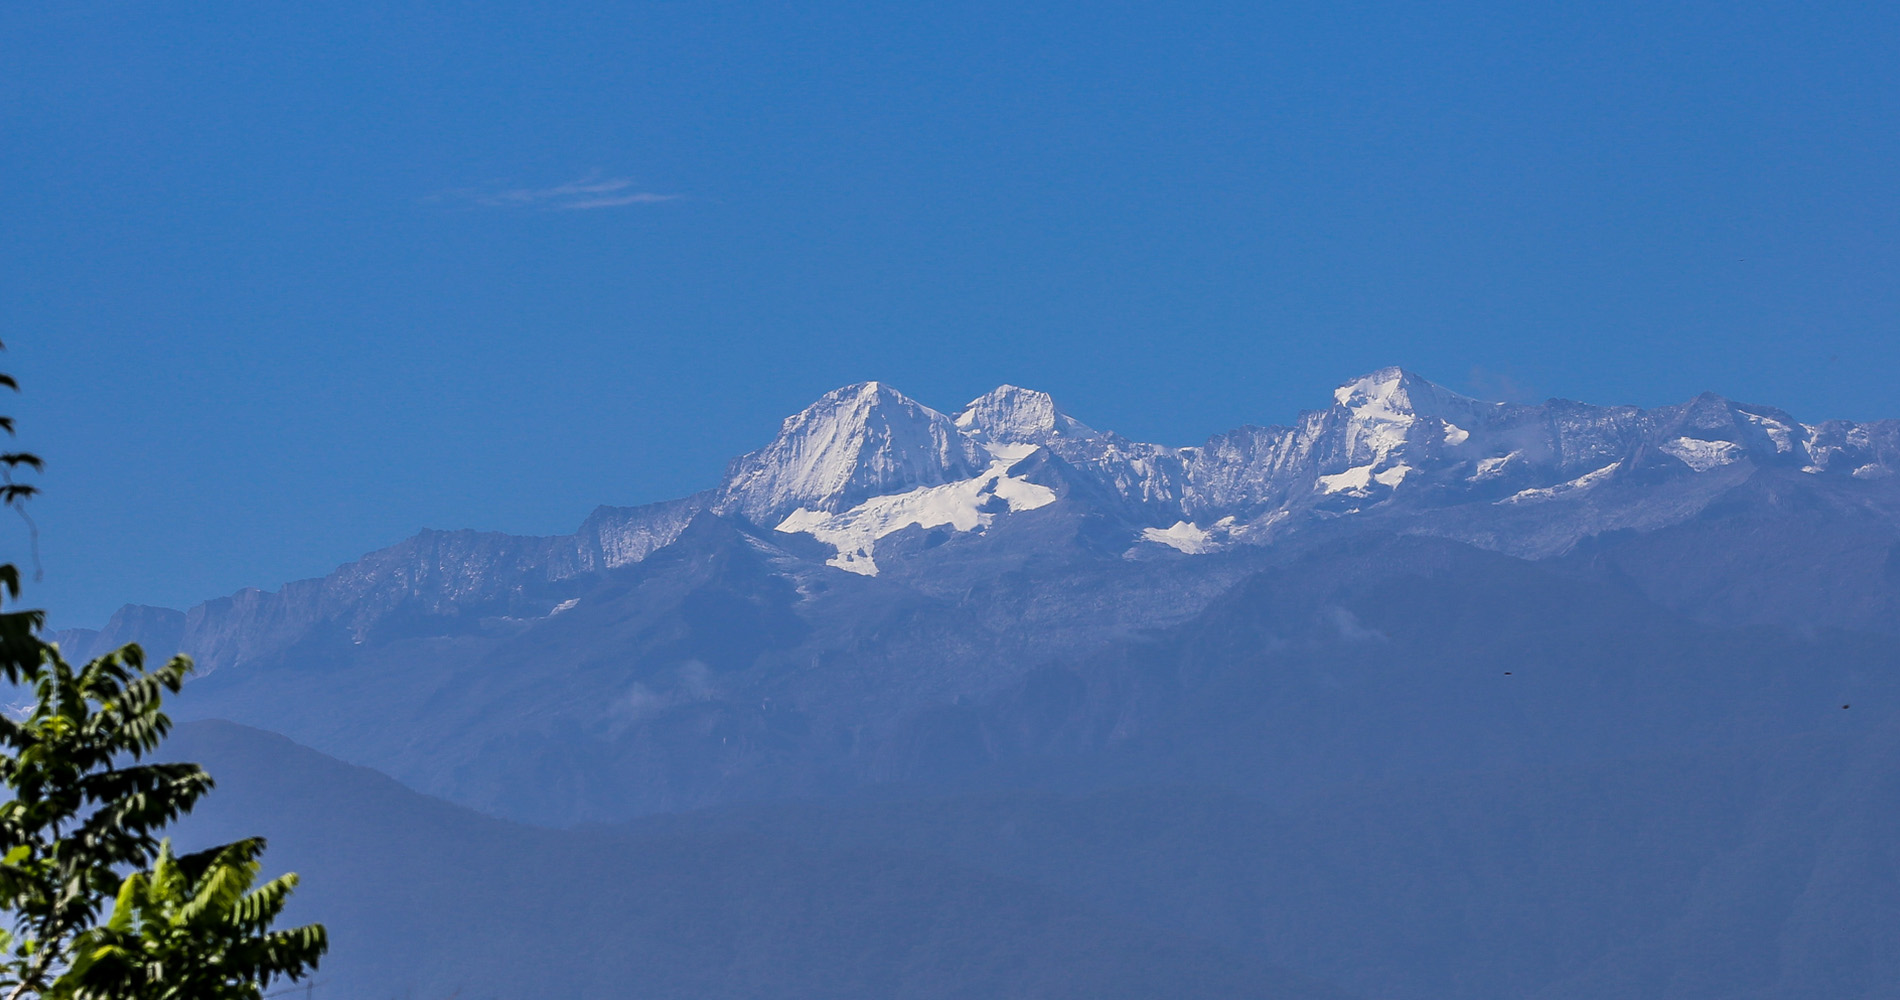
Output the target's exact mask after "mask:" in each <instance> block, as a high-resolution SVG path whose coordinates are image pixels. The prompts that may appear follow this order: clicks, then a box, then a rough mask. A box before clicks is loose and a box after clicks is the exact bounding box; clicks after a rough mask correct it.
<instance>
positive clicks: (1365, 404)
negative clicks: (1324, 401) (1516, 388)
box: [1333, 367, 1498, 421]
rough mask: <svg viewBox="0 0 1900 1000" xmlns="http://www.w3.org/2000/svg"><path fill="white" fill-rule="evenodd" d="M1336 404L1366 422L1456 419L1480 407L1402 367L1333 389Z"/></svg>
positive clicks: (1472, 401) (1354, 380) (1385, 369)
mask: <svg viewBox="0 0 1900 1000" xmlns="http://www.w3.org/2000/svg"><path fill="white" fill-rule="evenodd" d="M1333 402H1334V403H1335V404H1336V405H1338V406H1339V407H1341V408H1343V409H1346V410H1349V411H1351V412H1352V413H1353V415H1354V416H1357V417H1359V418H1361V419H1365V420H1387V421H1397V420H1405V419H1408V418H1411V417H1440V418H1445V419H1456V418H1457V417H1460V416H1464V415H1466V414H1468V413H1470V412H1472V411H1473V410H1474V409H1477V408H1480V407H1488V406H1496V405H1498V404H1487V403H1481V402H1479V401H1478V400H1475V399H1472V398H1471V397H1469V396H1462V395H1459V394H1458V393H1455V392H1452V391H1451V390H1450V389H1447V388H1445V387H1444V386H1442V385H1439V384H1437V383H1435V382H1432V381H1431V380H1429V379H1426V378H1424V377H1423V376H1420V375H1415V374H1413V373H1412V372H1408V371H1406V370H1405V369H1403V368H1396V367H1394V368H1381V369H1379V370H1378V371H1376V372H1372V373H1371V374H1368V375H1362V376H1360V377H1359V378H1356V379H1353V380H1352V381H1350V382H1347V383H1346V384H1345V385H1342V386H1340V387H1339V388H1337V389H1334V390H1333Z"/></svg>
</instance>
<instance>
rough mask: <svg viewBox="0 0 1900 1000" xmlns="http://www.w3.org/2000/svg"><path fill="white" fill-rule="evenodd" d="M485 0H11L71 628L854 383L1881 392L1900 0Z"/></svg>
mask: <svg viewBox="0 0 1900 1000" xmlns="http://www.w3.org/2000/svg"><path fill="white" fill-rule="evenodd" d="M511 6H512V9H510V10H504V9H502V5H451V4H436V5H425V4H415V3H402V2H378V3H375V4H353V3H347V2H337V3H327V4H298V5H282V4H237V3H229V4H219V3H203V4H192V5H157V4H147V5H126V4H117V3H114V4H85V3H80V4H10V5H7V6H6V8H5V9H4V10H0V143H3V144H4V145H3V146H0V305H4V308H3V309H0V337H4V338H5V339H6V341H7V342H8V344H9V347H10V351H9V354H8V355H7V357H6V359H5V360H6V363H7V364H9V365H11V366H12V368H13V370H15V371H17V372H18V373H19V374H20V375H21V376H22V378H23V379H24V380H25V382H26V386H27V392H26V394H25V395H24V396H23V398H22V399H21V400H20V401H19V402H18V406H17V412H18V413H19V415H20V416H21V418H22V420H23V427H24V431H25V439H26V442H27V443H28V444H30V445H32V446H33V447H35V448H37V449H38V450H40V451H42V452H43V453H45V455H46V457H47V458H48V459H49V461H50V463H51V464H50V467H49V469H48V472H47V474H46V476H45V477H44V480H43V483H44V486H45V488H46V491H47V492H46V495H45V497H43V498H42V499H41V500H40V501H38V502H37V504H36V506H35V508H34V510H35V514H36V517H37V518H38V521H39V524H40V526H41V529H42V556H43V562H44V566H45V579H44V581H43V582H42V583H40V584H38V585H37V586H36V587H35V588H34V590H33V591H32V594H33V596H35V597H36V599H37V601H38V602H40V603H43V604H45V605H46V606H48V607H50V608H51V609H52V613H53V618H54V620H55V621H56V622H59V623H67V624H78V623H87V622H95V621H98V620H102V619H103V618H104V617H105V616H106V615H107V614H109V613H110V611H111V609H112V608H113V607H115V606H117V605H118V604H120V603H122V602H126V601H138V602H147V603H160V604H170V605H173V606H185V605H187V604H190V603H193V602H195V601H197V600H200V599H203V598H206V597H210V596H214V595H217V594H221V593H226V592H229V591H231V590H233V589H236V588H238V587H240V586H247V585H254V586H264V587H275V586H276V585H278V584H280V583H282V582H283V581H285V580H287V579H292V578H296V577H302V576H310V575H317V574H320V573H323V572H325V571H327V570H328V569H330V568H331V567H333V566H334V565H336V564H337V563H339V562H342V561H344V560H346V559H349V558H353V557H354V556H356V555H358V554H360V553H362V552H364V551H367V550H369V549H372V548H376V547H379V546H382V545H385V544H388V543H391V542H394V541H396V540H398V539H400V538H402V537H404V536H406V535H408V534H410V533H412V532H413V531H414V530H416V529H417V528H420V527H423V526H431V527H479V528H489V529H500V530H508V531H515V532H523V533H553V532H562V531H567V530H571V528H572V527H573V526H574V525H575V524H576V523H578V522H579V520H580V519H581V517H582V516H584V515H585V514H586V512H587V511H588V510H589V509H590V508H591V507H592V506H594V505H595V504H599V503H622V504H624V503H637V502H643V501H649V500H657V499H662V498H666V497H671V496H676V495H680V494H684V493H687V492H690V491H692V490H695V489H698V488H701V487H704V486H706V485H708V484H710V483H711V482H712V481H713V480H714V479H715V477H716V476H717V475H718V473H719V471H720V469H721V468H722V466H723V464H724V462H725V461H726V459H727V458H728V457H730V456H731V455H733V454H734V453H737V452H740V451H743V450H746V449H748V448H750V447H754V446H756V445H757V444H759V443H761V442H762V441H763V440H765V439H766V438H767V437H768V436H769V435H770V434H771V432H772V430H773V428H774V427H775V426H776V423H777V421H778V420H779V418H781V417H782V416H784V415H785V414H787V413H789V412H791V411H793V410H796V409H797V408H799V407H800V406H802V405H803V404H804V403H806V402H808V401H809V400H810V399H811V398H813V397H815V396H816V395H818V394H819V393H821V392H823V391H825V390H826V389H829V388H832V387H834V386H836V385H839V384H843V383H847V382H853V381H857V380H861V379H866V378H878V379H883V380H885V381H888V382H891V383H893V384H894V385H896V386H898V387H899V388H901V389H903V390H905V391H906V392H908V393H910V394H911V395H913V396H916V397H918V398H920V399H922V400H923V401H925V402H927V403H930V404H932V405H936V406H939V407H941V408H953V407H955V406H956V405H958V404H960V403H961V402H963V401H964V400H966V399H968V398H969V397H971V396H974V395H976V394H977V393H979V392H981V391H983V390H985V389H987V388H989V387H990V386H993V385H995V384H997V383H1000V382H1006V381H1007V382H1014V383H1017V384H1023V385H1030V386H1034V387H1038V388H1043V389H1047V390H1049V391H1051V392H1053V393H1055V394H1056V396H1057V398H1058V399H1059V400H1061V401H1062V402H1064V404H1065V405H1066V406H1067V408H1068V409H1070V410H1071V411H1072V412H1073V413H1075V414H1076V415H1077V416H1078V417H1080V418H1082V419H1084V420H1086V421H1088V422H1090V423H1093V424H1095V425H1097V426H1104V427H1111V428H1114V429H1117V430H1121V431H1123V432H1124V433H1127V434H1129V435H1131V436H1135V437H1139V438H1144V439H1149V440H1159V441H1165V442H1169V443H1180V444H1185V443H1193V442H1195V441H1198V440H1200V439H1202V438H1204V437H1205V436H1206V435H1207V434H1209V433H1211V432H1214V431H1217V430H1222V429H1225V428H1228V427H1231V426H1235V425H1238V424H1241V423H1248V422H1253V423H1269V422H1280V421H1285V420H1287V419H1289V418H1290V417H1292V416H1293V415H1294V414H1295V413H1296V412H1297V411H1298V410H1300V409H1302V408H1306V407H1311V406H1317V405H1320V404H1322V403H1323V402H1325V401H1326V399H1327V393H1328V390H1329V389H1330V388H1331V387H1332V386H1333V385H1335V384H1336V383H1338V382H1340V381H1343V380H1344V379H1346V378H1348V377H1349V376H1352V375H1355V374H1358V373H1360V372H1363V371H1365V370H1369V369H1372V368H1376V367H1378V366H1381V365H1385V364H1390V363H1399V364H1403V365H1406V366H1408V367H1411V368H1413V369H1415V370H1417V371H1420V372H1421V373H1423V374H1425V375H1427V376H1428V377H1431V378H1434V379H1436V380H1438V381H1441V382H1443V383H1445V384H1447V385H1450V386H1452V387H1454V388H1460V389H1466V390H1470V391H1476V392H1478V393H1480V394H1485V395H1491V396H1502V395H1509V396H1513V397H1519V398H1526V399H1541V398H1544V397H1546V396H1566V397H1571V398H1581V399H1587V400H1591V401H1596V402H1630V403H1639V404H1645V405H1649V404H1659V403H1667V402H1674V401H1679V400H1682V399H1685V398H1687V397H1689V396H1691V395H1693V394H1695V393H1696V392H1699V391H1703V390H1715V391H1718V392H1722V393H1725V394H1728V395H1731V396H1735V397H1738V398H1742V399H1748V400H1753V401H1760V402H1767V403H1773V404H1776V405H1779V406H1782V407H1784V408H1786V409H1789V410H1791V411H1793V412H1794V413H1796V414H1797V415H1798V416H1801V417H1803V418H1805V419H1819V418H1825V417H1837V416H1838V417H1855V418H1873V417H1896V416H1900V391H1897V390H1896V388H1895V384H1896V381H1895V377H1896V373H1897V372H1900V280H1896V277H1897V275H1900V247H1896V234H1897V233H1900V176H1897V173H1900V9H1897V8H1896V7H1895V6H1894V5H1891V4H1871V3H1870V4H1858V5H1853V4H1850V5H1825V4H1821V5H1817V4H1792V3H1790V4H1781V5H1761V4H1746V3H1743V4H1737V3H1704V4H1666V5H1659V4H1653V3H1642V4H1637V3H1627V4H1618V3H1608V4H1564V5H1520V4H1511V5H1504V4H1499V5H1458V4H1443V5H1420V4H1393V5H1383V4H1371V3H1328V4H1311V5H1290V4H1232V3H1224V4H1190V3H1165V4H1162V3H1150V4H1131V3H1119V4H1118V3H1096V4H1061V5H1049V4H1034V3H1023V2H1012V3H1007V4H955V5H945V4H929V3H906V4H891V5H885V6H883V7H876V6H870V5H841V4H830V3H803V4H718V3H697V4H688V3H656V4H636V3H617V4H602V5H580V4H561V3H541V4H523V5H511ZM7 533H8V537H9V544H10V546H11V548H10V549H8V550H7V551H10V552H13V553H15V554H16V555H20V554H24V545H23V542H22V541H21V538H22V537H23V531H22V530H13V529H8V532H7Z"/></svg>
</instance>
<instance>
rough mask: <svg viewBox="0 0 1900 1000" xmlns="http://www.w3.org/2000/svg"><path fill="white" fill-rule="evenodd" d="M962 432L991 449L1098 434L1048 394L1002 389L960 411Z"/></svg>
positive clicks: (1009, 387)
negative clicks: (1062, 407)
mask: <svg viewBox="0 0 1900 1000" xmlns="http://www.w3.org/2000/svg"><path fill="white" fill-rule="evenodd" d="M956 424H957V427H958V429H960V430H962V431H963V432H964V433H965V434H968V435H970V436H971V437H972V438H975V439H976V440H977V441H980V442H982V443H984V444H988V445H1011V444H1034V445H1044V446H1048V445H1052V444H1054V443H1055V442H1056V441H1058V440H1064V439H1066V440H1070V441H1073V440H1077V439H1088V438H1094V437H1096V436H1097V434H1096V432H1095V430H1094V429H1093V428H1091V427H1089V426H1087V425H1086V424H1083V423H1082V422H1081V421H1079V420H1076V419H1075V418H1074V417H1071V416H1069V415H1068V414H1066V413H1064V412H1062V410H1061V409H1060V408H1059V407H1057V406H1056V401H1055V400H1054V399H1053V398H1051V397H1050V396H1049V394H1048V393H1046V392H1037V391H1036V390H1034V389H1024V388H1021V387H1018V386H1013V385H999V386H997V387H996V388H994V389H992V390H990V391H989V392H987V393H984V394H983V395H981V396H978V397H977V398H975V399H973V400H970V402H969V404H968V405H967V406H965V407H964V408H963V409H962V410H960V411H958V413H957V417H956Z"/></svg>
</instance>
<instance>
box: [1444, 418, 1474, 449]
mask: <svg viewBox="0 0 1900 1000" xmlns="http://www.w3.org/2000/svg"><path fill="white" fill-rule="evenodd" d="M1469 440H1471V432H1470V431H1468V430H1465V429H1464V428H1463V427H1460V426H1458V425H1457V424H1454V423H1451V422H1450V421H1446V423H1445V443H1446V444H1464V443H1465V442H1466V441H1469Z"/></svg>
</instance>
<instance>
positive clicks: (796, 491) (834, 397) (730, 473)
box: [715, 382, 990, 524]
mask: <svg viewBox="0 0 1900 1000" xmlns="http://www.w3.org/2000/svg"><path fill="white" fill-rule="evenodd" d="M989 463H990V458H989V456H988V455H987V454H986V453H984V451H983V450H982V449H981V448H979V447H978V446H977V445H976V444H975V443H974V442H972V441H970V440H968V439H967V438H965V437H964V435H963V434H961V433H959V432H958V430H957V427H956V424H955V423H953V422H952V421H951V419H950V418H949V417H947V416H945V415H944V414H942V413H939V412H937V411H936V410H933V409H931V408H930V407H928V406H925V405H923V404H922V403H919V402H917V401H916V400H913V399H911V398H909V397H908V396H905V395H904V394H903V393H900V392H898V391H897V390H895V389H892V388H890V387H889V386H887V385H884V384H883V383H880V382H860V383H858V384H856V385H848V386H845V387H844V388H842V389H834V390H832V391H831V392H828V393H826V394H825V395H824V396H822V397H820V398H819V400H818V401H817V402H815V403H813V404H811V405H810V406H808V407H806V408H805V409H804V410H802V411H800V412H798V413H796V414H794V415H792V416H791V417H788V418H786V420H785V423H784V424H783V425H782V426H781V427H780V428H779V432H778V436H777V437H775V438H773V439H772V442H771V443H770V444H768V445H766V446H765V447H764V448H761V449H759V450H758V451H755V452H752V453H751V454H749V455H744V456H741V457H740V458H737V459H735V460H733V462H732V465H731V466H730V467H729V468H728V469H727V471H726V478H725V482H724V483H723V484H722V485H721V486H720V489H719V494H718V498H717V500H716V501H715V507H716V509H718V510H720V511H722V512H735V513H739V514H742V515H744V516H745V517H746V518H747V519H749V520H751V521H752V522H753V523H755V524H776V523H777V522H778V521H779V520H780V519H781V518H783V517H784V516H785V515H786V514H789V513H790V512H791V511H793V510H796V509H799V508H801V507H802V508H806V509H809V510H816V511H833V510H845V509H848V508H850V507H852V506H854V505H856V504H858V503H860V502H862V501H864V500H866V499H868V498H870V497H874V496H884V495H887V494H893V493H901V492H904V491H906V490H911V489H915V488H917V487H919V486H935V485H939V484H942V483H947V482H953V481H956V480H960V479H967V478H970V477H971V476H974V475H977V474H978V473H979V472H981V471H982V470H983V469H985V468H986V467H987V466H988V465H989Z"/></svg>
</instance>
